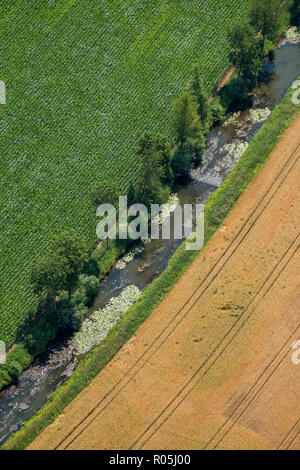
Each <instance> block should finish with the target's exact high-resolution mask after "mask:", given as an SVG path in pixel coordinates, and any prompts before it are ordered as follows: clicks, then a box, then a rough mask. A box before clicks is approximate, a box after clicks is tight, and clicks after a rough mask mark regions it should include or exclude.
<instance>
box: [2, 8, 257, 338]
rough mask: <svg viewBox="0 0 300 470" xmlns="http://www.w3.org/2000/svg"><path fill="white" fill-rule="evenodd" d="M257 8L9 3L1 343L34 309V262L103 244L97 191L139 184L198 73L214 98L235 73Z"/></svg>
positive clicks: (5, 13)
mask: <svg viewBox="0 0 300 470" xmlns="http://www.w3.org/2000/svg"><path fill="white" fill-rule="evenodd" d="M250 3H251V1H250V0H130V1H129V0H128V1H126V0H101V2H99V1H96V0H35V1H34V2H33V1H31V0H2V1H1V6H0V80H2V81H4V82H5V83H6V88H7V103H6V105H0V142H1V157H0V181H1V187H0V191H1V192H0V194H1V196H0V197H1V233H0V262H1V270H0V288H1V293H0V306H1V307H0V308H1V310H0V339H1V340H4V341H6V342H7V343H8V344H11V343H12V342H13V341H14V339H15V338H16V335H17V334H18V333H19V332H20V331H21V330H22V327H23V325H24V322H25V320H26V319H28V318H30V317H31V316H32V315H33V314H34V311H35V308H36V299H35V298H34V295H33V293H32V291H31V288H30V284H29V274H30V270H31V267H32V265H33V264H34V262H35V261H36V260H37V259H39V257H40V256H41V255H42V254H43V253H45V252H47V250H48V246H49V240H50V238H51V237H52V235H53V233H55V232H57V231H60V230H61V229H63V228H66V227H73V228H75V229H77V230H78V231H80V232H81V233H82V234H83V235H84V236H85V237H86V240H87V242H88V243H89V246H90V247H92V246H93V244H94V242H95V228H96V224H97V219H96V216H95V210H94V208H93V206H92V204H91V202H90V199H89V191H90V189H91V188H92V187H93V186H95V184H96V183H97V182H98V181H99V180H100V179H101V178H105V177H106V175H110V176H112V177H113V178H116V179H118V180H119V182H120V184H121V185H122V187H124V191H126V189H127V187H128V184H129V183H130V182H132V181H134V180H138V178H139V162H138V161H137V160H136V157H135V149H136V140H137V137H138V136H139V135H140V134H141V133H142V132H143V131H145V130H153V131H159V132H162V133H164V134H167V135H168V136H170V137H173V131H172V126H171V121H172V111H171V109H172V103H173V101H174V99H175V98H176V96H178V94H179V93H181V92H182V90H183V89H184V87H185V85H186V83H187V81H188V79H189V78H190V77H191V74H192V69H193V65H194V64H195V63H196V62H197V63H199V65H200V70H201V72H202V75H203V78H204V79H205V85H206V87H207V91H208V92H209V91H211V90H212V89H213V88H214V87H215V85H216V84H217V82H218V81H219V80H220V79H221V78H222V76H223V75H224V73H225V71H226V68H227V67H228V54H227V53H228V44H227V41H226V34H227V31H228V29H229V27H230V26H231V25H232V24H234V23H238V22H240V21H241V20H242V18H244V17H245V16H247V12H248V8H249V5H250Z"/></svg>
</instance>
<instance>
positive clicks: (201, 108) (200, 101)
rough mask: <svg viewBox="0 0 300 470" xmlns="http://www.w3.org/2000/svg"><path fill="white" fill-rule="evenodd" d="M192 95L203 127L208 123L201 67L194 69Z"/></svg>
mask: <svg viewBox="0 0 300 470" xmlns="http://www.w3.org/2000/svg"><path fill="white" fill-rule="evenodd" d="M191 88H192V93H193V96H194V98H195V100H196V103H197V113H198V114H199V116H200V119H201V122H202V125H203V126H205V124H206V121H207V112H208V107H207V96H206V94H205V92H204V87H203V83H202V79H201V77H200V74H199V67H198V66H196V67H195V68H194V78H193V80H192V86H191Z"/></svg>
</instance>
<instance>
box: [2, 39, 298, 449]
mask: <svg viewBox="0 0 300 470" xmlns="http://www.w3.org/2000/svg"><path fill="white" fill-rule="evenodd" d="M263 68H264V71H265V72H268V73H270V74H271V75H270V77H269V80H266V83H263V84H262V85H261V86H260V87H259V89H258V90H256V91H255V94H254V96H253V106H252V108H251V109H248V110H245V111H243V112H241V113H237V114H234V115H227V116H226V118H225V121H224V122H223V123H222V124H221V125H219V126H217V127H215V128H214V129H212V131H211V132H210V134H209V136H208V139H207V148H206V151H205V154H204V159H203V165H202V166H201V167H200V168H197V169H195V170H193V171H192V172H191V180H190V181H189V182H188V183H186V184H185V185H183V186H178V187H177V188H175V192H176V195H177V198H178V200H179V202H180V204H181V205H183V204H185V203H202V204H205V203H206V202H207V200H208V198H209V196H210V195H211V194H212V193H213V192H214V191H215V190H216V189H217V188H218V187H219V186H220V185H221V183H222V182H223V181H224V179H225V178H226V176H227V175H228V174H229V173H230V171H231V170H232V168H233V167H234V166H235V164H236V163H237V161H238V160H239V158H240V156H241V155H242V153H243V151H244V150H245V148H246V147H247V145H248V143H249V142H250V141H251V139H252V138H253V136H254V135H255V134H256V133H257V132H258V130H259V129H260V127H261V126H262V125H263V124H264V122H266V120H267V119H268V117H269V115H270V111H271V110H272V109H273V108H274V106H275V105H276V104H278V103H279V102H280V101H281V99H282V98H283V96H284V95H285V93H286V91H287V89H288V88H289V87H290V86H291V84H292V82H293V81H294V80H296V79H297V78H298V77H299V76H300V43H299V42H289V41H287V42H283V44H282V45H281V46H279V47H278V48H277V50H276V53H275V60H274V62H273V63H270V62H268V61H267V62H265V64H264V67H263ZM171 218H172V215H171ZM181 243H182V240H175V239H174V238H172V237H171V239H170V240H162V239H159V240H152V241H151V242H150V243H147V244H145V246H144V249H143V251H142V252H140V253H136V254H135V255H133V256H132V259H131V260H130V258H131V257H129V258H125V260H124V261H123V262H121V263H117V264H116V266H115V267H114V268H113V269H112V271H111V272H110V273H109V275H108V276H107V277H106V278H105V279H104V280H103V281H102V283H101V285H100V288H99V293H98V295H97V297H96V299H95V302H94V305H93V308H92V309H91V317H90V318H89V319H87V320H86V321H85V326H86V327H89V325H88V324H87V323H86V322H89V321H90V322H95V323H97V322H96V317H95V318H93V313H92V311H94V310H99V309H102V308H103V307H104V306H105V305H106V304H107V303H108V302H109V301H111V299H112V298H115V297H118V296H120V295H121V294H122V292H124V289H126V288H127V287H128V286H136V287H137V288H138V289H139V290H140V291H142V290H143V289H144V288H145V287H146V286H147V285H149V284H150V283H151V282H152V281H153V280H154V279H155V278H156V277H158V276H159V275H160V274H161V273H162V272H163V271H164V270H165V268H166V267H167V264H168V260H169V259H170V257H171V256H172V254H173V253H174V251H175V250H176V249H177V248H178V246H179V245H180V244H181ZM116 320H117V318H116ZM92 326H93V325H91V328H90V329H89V328H86V331H87V332H89V331H90V333H89V334H92V333H93V328H92ZM89 340H90V342H91V344H92V343H93V342H94V344H96V343H97V342H99V341H97V338H96V339H95V338H89ZM91 340H92V341H91ZM76 347H77V346H76V340H75V339H74V336H73V335H72V333H70V332H64V333H62V334H60V335H59V337H58V338H57V339H56V340H55V341H54V342H53V343H51V344H50V345H49V347H48V348H47V351H46V352H45V353H44V354H42V355H41V356H39V357H38V358H37V359H36V360H35V362H34V363H33V364H32V365H31V366H30V367H29V368H28V369H27V370H26V371H25V372H24V373H23V374H22V375H21V376H20V378H19V381H18V384H17V385H12V386H10V387H9V388H8V389H7V390H6V391H5V392H3V393H2V394H1V395H0V444H3V443H4V442H5V440H6V439H7V438H8V437H9V436H10V435H11V434H12V433H13V432H15V431H17V430H18V429H19V428H20V427H21V426H22V424H23V423H24V422H25V421H27V420H28V419H30V418H31V417H32V416H33V415H34V414H35V413H36V412H37V411H38V410H39V409H40V408H41V407H42V406H43V405H44V403H46V401H47V400H48V399H49V397H50V396H51V394H52V393H53V392H54V391H55V390H56V389H57V387H58V386H60V385H61V384H62V383H63V382H64V381H65V380H66V379H68V377H70V376H71V375H72V373H73V372H74V370H75V368H76V366H77V364H78V360H77V359H76V354H75V353H76Z"/></svg>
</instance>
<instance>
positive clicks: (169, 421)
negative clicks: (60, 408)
mask: <svg viewBox="0 0 300 470" xmlns="http://www.w3.org/2000/svg"><path fill="white" fill-rule="evenodd" d="M299 131H300V117H299V118H298V119H297V120H296V121H295V122H294V123H293V124H292V125H291V127H290V128H289V129H288V130H287V131H286V133H285V134H284V136H283V138H282V140H281V142H280V143H279V144H278V145H277V147H276V149H275V150H274V151H273V153H272V155H271V156H270V158H269V159H268V161H267V163H266V164H265V166H264V167H263V168H262V169H261V171H260V172H259V174H258V175H257V177H256V179H255V180H254V181H253V182H252V183H251V185H250V186H249V187H248V188H247V190H246V191H245V192H244V194H243V195H242V196H241V198H240V199H239V201H238V204H237V205H236V207H235V208H234V210H233V211H232V212H231V214H230V215H229V217H228V218H227V219H226V220H225V222H224V224H223V226H222V227H221V229H220V230H219V231H218V232H217V233H216V234H215V236H214V237H213V238H212V240H211V241H210V243H209V244H208V245H207V246H206V247H205V248H204V249H203V250H202V252H201V253H200V254H199V256H198V257H197V259H196V260H195V261H194V262H193V264H192V265H191V266H190V268H189V269H188V271H187V272H186V273H185V275H184V276H183V277H182V279H181V280H180V281H179V282H178V284H177V285H176V286H175V287H174V289H173V290H172V291H171V292H170V294H169V295H168V296H167V297H166V298H165V300H164V301H163V302H162V303H161V304H160V305H159V307H158V308H157V309H156V310H155V311H154V312H153V314H152V315H151V316H150V317H149V318H148V320H147V321H146V322H145V323H144V324H143V325H142V326H141V327H140V328H139V330H138V332H137V334H136V335H135V336H134V337H133V338H132V339H131V340H130V341H129V342H128V343H127V344H126V345H125V346H124V347H123V348H122V350H121V351H120V353H119V354H117V355H116V357H115V358H114V360H113V361H111V362H110V363H109V364H108V365H107V367H106V368H105V369H104V370H103V371H102V372H101V373H100V374H99V375H98V376H97V377H96V378H95V379H94V380H93V382H92V383H91V384H90V386H89V387H87V388H86V389H85V390H84V391H83V392H82V393H80V395H79V396H78V397H77V398H76V399H75V400H74V401H73V402H72V403H71V404H70V405H69V406H68V407H67V408H66V410H65V412H64V414H63V415H61V416H60V417H59V418H58V419H57V420H56V421H55V422H54V423H53V424H52V425H50V426H49V427H48V428H47V429H46V430H45V431H44V432H43V433H42V434H41V435H40V436H39V437H38V438H37V439H36V440H35V441H34V442H33V443H32V444H31V445H30V447H29V448H30V449H54V448H58V449H130V448H133V449H140V448H147V449H187V450H188V449H202V448H208V449H210V448H216V449H222V448H223V449H233V448H234V449H249V448H251V449H275V448H277V447H279V448H291V449H295V448H297V449H299V448H300V438H299V434H300V420H299V417H300V402H299V399H298V397H299V389H300V365H299V366H296V365H294V364H293V363H292V360H291V356H292V343H293V342H294V341H295V340H298V339H300V318H299V306H300V292H299V281H298V276H299V264H300V263H299V262H300V259H299V216H300V200H299V193H298V187H299V176H300V161H299V157H300V132H299Z"/></svg>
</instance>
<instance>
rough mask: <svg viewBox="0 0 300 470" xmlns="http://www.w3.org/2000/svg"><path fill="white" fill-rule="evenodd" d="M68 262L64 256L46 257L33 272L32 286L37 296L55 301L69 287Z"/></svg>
mask: <svg viewBox="0 0 300 470" xmlns="http://www.w3.org/2000/svg"><path fill="white" fill-rule="evenodd" d="M68 268H69V265H68V261H67V259H66V258H64V257H63V256H58V255H47V256H44V257H43V258H42V259H41V260H40V261H39V262H38V263H37V264H36V266H34V268H33V269H32V272H31V279H30V280H31V284H32V287H33V290H34V292H35V294H37V295H39V296H40V297H44V298H46V299H52V301H53V300H54V299H55V297H56V296H57V295H58V294H59V293H60V292H61V290H63V289H65V288H66V287H67V273H68Z"/></svg>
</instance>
